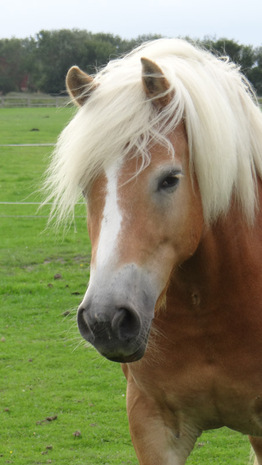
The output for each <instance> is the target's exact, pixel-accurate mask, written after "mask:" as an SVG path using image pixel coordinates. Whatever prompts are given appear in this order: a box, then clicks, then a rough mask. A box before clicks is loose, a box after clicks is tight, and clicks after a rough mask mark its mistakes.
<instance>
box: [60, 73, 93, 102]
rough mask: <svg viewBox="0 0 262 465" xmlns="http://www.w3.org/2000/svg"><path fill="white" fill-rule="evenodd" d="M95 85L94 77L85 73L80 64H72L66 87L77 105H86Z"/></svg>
mask: <svg viewBox="0 0 262 465" xmlns="http://www.w3.org/2000/svg"><path fill="white" fill-rule="evenodd" d="M95 87H96V85H95V84H94V80H93V78H92V77H91V76H89V75H88V74H86V73H84V71H82V70H81V69H80V68H78V66H72V68H70V69H69V71H68V73H67V76H66V88H67V91H68V93H69V95H71V97H72V98H73V100H74V102H75V103H76V105H79V106H80V107H81V106H82V105H84V103H85V101H86V100H87V99H88V97H89V96H90V94H91V92H92V91H93V90H94V89H95Z"/></svg>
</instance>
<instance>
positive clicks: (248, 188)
mask: <svg viewBox="0 0 262 465" xmlns="http://www.w3.org/2000/svg"><path fill="white" fill-rule="evenodd" d="M141 57H146V58H149V59H151V60H153V61H155V62H156V63H157V64H158V65H159V66H160V68H161V69H162V71H163V72H164V74H165V76H166V78H167V79H168V81H169V83H170V85H171V89H172V90H173V91H174V92H173V95H174V97H173V98H172V100H171V102H170V104H169V105H168V106H167V107H165V109H164V110H163V111H161V112H157V111H156V110H155V109H154V106H153V105H152V102H150V101H149V100H148V99H147V98H146V95H145V93H144V90H143V86H142V81H141V61H140V59H141ZM94 80H95V83H97V84H99V85H98V86H97V87H96V90H95V91H94V92H93V93H92V94H91V96H90V97H89V99H88V100H87V101H86V103H85V104H84V105H83V106H82V107H81V108H80V109H79V110H78V112H77V113H76V115H75V116H74V118H73V119H72V121H71V122H70V123H69V124H68V126H67V127H66V128H65V129H64V131H63V132H62V133H61V135H60V137H59V140H58V143H57V146H56V148H55V151H54V153H53V155H52V160H51V163H50V167H49V169H48V173H47V179H46V183H45V188H46V189H47V190H48V197H47V199H46V202H50V201H52V202H53V208H52V211H51V216H52V217H54V216H56V217H57V218H58V221H60V220H63V219H65V218H67V217H68V216H69V215H70V214H72V212H73V210H74V205H75V204H76V202H77V201H78V200H79V196H80V195H81V191H83V190H86V189H88V186H90V184H91V183H92V180H93V179H94V178H95V177H96V176H97V175H98V173H100V172H101V171H102V170H104V169H105V168H106V167H107V165H109V164H110V163H112V161H114V160H116V159H119V158H122V157H125V156H126V155H127V154H128V153H130V151H132V153H135V155H136V156H139V157H141V159H142V162H143V166H144V165H146V164H147V163H149V162H150V154H149V151H148V149H149V143H150V141H158V142H161V143H164V144H167V145H168V146H169V147H170V143H169V141H168V139H167V135H168V133H170V131H171V130H174V129H175V128H176V126H177V125H178V124H179V122H180V121H181V120H182V119H183V120H184V122H185V126H186V130H187V135H188V144H189V150H190V157H191V164H192V169H193V170H194V172H195V173H196V176H197V179H198V183H199V187H200V192H201V197H202V204H203V210H204V216H205V220H206V222H211V221H213V220H215V219H216V218H217V217H218V216H219V215H220V214H223V213H226V212H227V210H228V208H229V206H230V202H231V198H232V194H233V193H234V194H235V196H236V198H237V200H238V202H239V204H240V206H241V207H242V210H243V213H244V215H245V216H246V219H247V220H248V221H252V219H253V217H254V212H255V208H256V181H255V178H256V174H258V176H260V177H261V175H262V113H261V111H260V109H259V106H258V105H257V103H256V100H255V97H254V95H253V93H252V90H251V88H250V86H249V84H248V82H247V81H246V79H245V78H244V77H243V75H242V74H241V73H240V71H239V69H238V68H237V66H236V65H234V64H232V63H230V62H229V61H228V60H227V59H218V58H216V57H214V56H213V55H212V54H211V53H209V52H206V51H203V50H201V49H199V48H197V47H194V46H192V45H190V44H189V43H188V42H186V41H183V40H179V39H159V40H156V41H153V42H149V43H147V44H144V45H142V46H141V47H139V48H137V49H135V50H134V51H133V52H132V53H130V54H129V55H126V56H125V57H123V58H121V59H117V60H114V61H111V62H109V64H108V65H107V66H106V67H105V68H104V69H103V70H101V71H100V72H99V73H98V74H97V75H96V76H95V77H94Z"/></svg>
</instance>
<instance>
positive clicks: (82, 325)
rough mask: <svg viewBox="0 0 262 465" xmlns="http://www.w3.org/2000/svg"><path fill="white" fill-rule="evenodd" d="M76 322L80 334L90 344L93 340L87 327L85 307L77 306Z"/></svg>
mask: <svg viewBox="0 0 262 465" xmlns="http://www.w3.org/2000/svg"><path fill="white" fill-rule="evenodd" d="M77 324H78V328H79V331H80V334H81V335H82V336H83V338H84V339H86V340H87V341H89V342H90V343H91V344H92V343H93V342H94V339H95V338H94V334H93V332H92V330H91V329H90V327H89V324H88V321H87V315H86V309H85V308H84V307H82V308H79V310H78V313H77Z"/></svg>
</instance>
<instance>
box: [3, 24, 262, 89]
mask: <svg viewBox="0 0 262 465" xmlns="http://www.w3.org/2000/svg"><path fill="white" fill-rule="evenodd" d="M160 37H161V36H159V35H149V36H148V35H147V36H146V35H145V36H139V37H137V38H136V39H131V40H124V39H121V38H120V37H119V36H114V35H112V34H104V33H99V34H93V33H91V32H88V31H84V30H68V29H62V30H54V31H46V30H42V31H40V32H39V33H38V34H36V36H35V37H29V38H26V39H17V38H11V39H1V40H0V94H3V95H4V94H6V93H8V92H12V91H29V92H37V91H41V92H45V93H48V94H56V95H57V94H63V93H64V92H65V75H66V72H67V70H68V69H69V68H70V66H72V65H74V64H77V65H78V66H80V67H81V68H82V69H83V70H85V71H86V72H88V73H91V74H93V73H95V72H96V70H97V69H98V68H99V67H101V66H103V65H106V63H107V62H108V61H109V59H114V58H116V57H118V56H120V55H122V54H124V53H127V52H129V51H130V50H132V49H133V48H134V47H135V46H137V45H139V44H141V43H142V42H144V41H146V40H152V39H156V38H160ZM186 39H187V40H189V41H190V40H191V39H190V38H186ZM194 42H196V41H194ZM197 42H198V44H199V45H201V46H204V47H205V48H206V49H209V50H211V51H212V52H213V53H215V54H218V55H222V56H225V55H226V56H228V57H229V58H230V59H231V60H232V61H234V62H235V63H237V64H239V65H240V67H241V70H242V72H243V73H244V74H245V75H246V77H247V78H248V79H249V81H250V82H251V84H252V85H253V87H254V88H255V90H256V92H257V93H258V95H262V46H260V47H253V46H251V45H241V44H239V43H238V42H235V41H234V40H229V39H212V38H206V39H204V40H202V41H200V40H199V41H197Z"/></svg>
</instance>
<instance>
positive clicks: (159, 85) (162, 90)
mask: <svg viewBox="0 0 262 465" xmlns="http://www.w3.org/2000/svg"><path fill="white" fill-rule="evenodd" d="M141 63H142V82H143V87H144V91H145V93H146V95H147V97H148V98H149V99H150V100H152V103H153V104H154V105H155V106H156V107H157V108H158V109H161V108H163V107H165V106H166V105H168V104H169V103H170V101H171V98H172V95H171V92H169V88H170V84H169V82H168V80H167V79H166V77H165V75H164V73H163V71H162V69H161V68H160V67H159V66H158V65H157V64H156V63H155V62H154V61H151V60H149V59H148V58H141Z"/></svg>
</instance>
